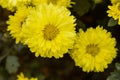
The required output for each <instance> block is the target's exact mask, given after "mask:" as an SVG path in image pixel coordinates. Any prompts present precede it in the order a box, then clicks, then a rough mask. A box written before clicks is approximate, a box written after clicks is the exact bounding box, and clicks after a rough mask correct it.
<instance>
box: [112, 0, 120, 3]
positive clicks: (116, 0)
mask: <svg viewBox="0 0 120 80" xmlns="http://www.w3.org/2000/svg"><path fill="white" fill-rule="evenodd" d="M118 2H120V0H111V3H112V4H116V3H118Z"/></svg>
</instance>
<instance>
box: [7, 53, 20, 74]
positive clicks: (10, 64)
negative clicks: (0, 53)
mask: <svg viewBox="0 0 120 80" xmlns="http://www.w3.org/2000/svg"><path fill="white" fill-rule="evenodd" d="M19 66H20V64H19V62H18V58H17V57H16V56H12V55H10V56H7V59H6V65H5V68H6V70H7V71H8V72H9V73H15V72H17V70H18V67H19Z"/></svg>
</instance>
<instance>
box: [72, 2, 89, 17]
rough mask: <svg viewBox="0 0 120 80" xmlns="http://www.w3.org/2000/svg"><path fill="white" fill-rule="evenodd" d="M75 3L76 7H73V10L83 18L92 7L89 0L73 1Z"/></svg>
mask: <svg viewBox="0 0 120 80" xmlns="http://www.w3.org/2000/svg"><path fill="white" fill-rule="evenodd" d="M73 2H75V5H73V10H74V11H75V12H77V14H78V15H79V16H83V15H84V14H85V13H87V12H88V11H89V9H90V7H91V5H90V2H89V1H88V0H73Z"/></svg>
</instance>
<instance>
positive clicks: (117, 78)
mask: <svg viewBox="0 0 120 80" xmlns="http://www.w3.org/2000/svg"><path fill="white" fill-rule="evenodd" d="M115 67H116V70H115V71H114V72H111V74H110V76H108V77H107V80H120V63H116V64H115Z"/></svg>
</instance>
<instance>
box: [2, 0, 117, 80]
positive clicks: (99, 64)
mask: <svg viewBox="0 0 120 80" xmlns="http://www.w3.org/2000/svg"><path fill="white" fill-rule="evenodd" d="M19 2H20V4H21V2H24V5H23V4H22V5H21V6H20V4H19ZM0 3H1V6H3V7H4V8H7V9H10V10H11V9H13V8H14V7H16V12H15V14H14V15H10V16H9V20H8V21H7V24H8V29H7V30H8V31H10V34H11V35H12V37H13V38H15V39H16V43H19V42H21V43H23V44H24V45H27V46H28V47H29V48H30V51H31V52H33V53H35V56H36V57H38V56H42V57H49V58H51V57H55V58H60V57H63V55H64V54H65V53H69V54H70V56H71V57H72V59H73V60H74V61H75V64H76V66H79V67H82V68H83V71H85V72H91V71H94V72H100V71H104V69H105V68H107V67H108V66H107V65H108V64H110V63H111V62H112V60H113V59H114V58H115V57H116V54H117V49H116V48H115V46H116V40H115V38H112V36H111V33H110V32H107V30H105V29H103V28H102V27H100V26H97V27H96V28H95V29H93V28H89V29H87V31H85V32H84V31H83V30H82V29H80V30H79V32H78V33H76V31H75V26H76V23H75V21H76V19H75V17H74V16H73V15H71V12H70V11H69V10H68V9H67V7H71V5H70V4H71V3H72V4H74V3H73V2H71V0H15V1H12V0H6V4H8V5H6V6H4V5H2V3H4V1H3V0H1V2H0ZM18 5H19V6H18ZM69 49H70V50H69ZM21 76H22V77H24V76H23V75H22V74H21ZM21 76H19V78H21ZM19 80H21V79H19ZM25 80H26V79H25ZM30 80H33V79H30Z"/></svg>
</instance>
